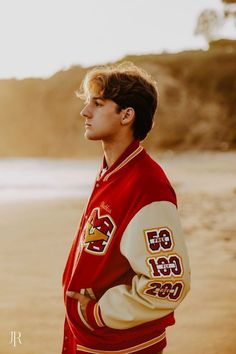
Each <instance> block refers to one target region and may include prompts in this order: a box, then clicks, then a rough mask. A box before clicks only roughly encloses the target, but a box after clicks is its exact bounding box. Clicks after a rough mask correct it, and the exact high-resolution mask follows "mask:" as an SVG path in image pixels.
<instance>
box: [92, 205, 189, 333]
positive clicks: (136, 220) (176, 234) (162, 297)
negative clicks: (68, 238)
mask: <svg viewBox="0 0 236 354" xmlns="http://www.w3.org/2000/svg"><path fill="white" fill-rule="evenodd" d="M120 251H121V253H122V255H124V257H126V259H127V260H128V261H129V263H130V266H131V267H132V269H133V270H134V272H135V273H136V275H135V276H134V277H133V280H132V285H131V286H127V285H118V286H115V287H113V288H111V289H109V290H107V291H106V292H105V294H103V296H102V297H101V299H100V300H99V302H98V305H99V307H100V311H101V315H102V319H103V322H104V323H105V324H106V325H107V326H109V327H111V328H115V329H126V328H131V327H134V326H137V325H139V324H142V323H145V322H149V321H152V320H155V319H159V318H161V317H164V316H166V315H168V314H169V313H171V312H172V311H174V310H175V308H176V307H177V306H178V305H179V304H180V303H181V301H182V300H183V299H184V297H185V296H186V294H187V292H188V291H189V286H190V268H189V261H188V255H187V251H186V246H185V242H184V238H183V234H182V229H181V225H180V221H179V216H178V212H177V209H176V206H175V205H174V204H172V203H170V202H167V201H160V202H153V203H151V204H149V205H147V206H145V207H143V208H142V209H141V210H140V211H139V212H138V213H137V214H136V215H135V216H134V217H133V219H132V220H131V221H130V223H129V225H128V226H127V228H126V230H125V232H124V234H123V236H122V239H121V243H120Z"/></svg>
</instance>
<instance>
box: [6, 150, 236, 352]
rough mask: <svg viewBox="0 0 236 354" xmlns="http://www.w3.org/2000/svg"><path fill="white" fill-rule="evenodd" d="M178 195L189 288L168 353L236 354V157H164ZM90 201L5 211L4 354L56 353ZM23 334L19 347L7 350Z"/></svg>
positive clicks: (16, 206)
mask: <svg viewBox="0 0 236 354" xmlns="http://www.w3.org/2000/svg"><path fill="white" fill-rule="evenodd" d="M158 160H159V162H160V164H161V165H162V166H163V167H164V169H165V170H166V172H167V174H168V175H169V177H170V179H171V181H172V183H173V185H174V186H175V189H176V192H177V194H178V201H179V211H180V215H181V220H182V224H183V228H184V232H185V237H186V242H187V246H188V250H189V255H190V261H191V268H192V287H191V292H190V293H189V294H188V296H187V298H186V299H185V301H184V302H183V303H182V304H181V305H180V307H179V308H178V309H177V310H176V325H175V326H173V327H169V328H168V329H167V335H168V347H167V349H166V350H165V354H235V353H236V340H235V333H236V302H235V298H236V272H235V269H236V217H235V211H236V153H235V152H227V153H184V154H173V153H171V152H169V153H165V154H159V155H158ZM84 204H85V201H81V200H77V199H61V200H50V201H46V200H44V201H26V202H20V201H18V202H14V203H13V202H11V203H10V202H9V203H6V202H4V203H3V202H2V203H1V204H0V231H1V238H0V239H1V247H0V274H1V291H0V314H1V316H0V318H1V321H0V353H1V354H10V353H13V352H14V353H19V354H59V353H60V350H61V342H62V331H63V318H64V308H63V301H62V288H61V274H62V271H63V268H64V264H65V261H66V258H67V254H68V250H69V248H70V245H71V243H72V240H73V237H74V236H75V234H76V230H77V226H78V223H79V219H80V215H81V212H82V209H83V206H84ZM11 331H16V332H18V331H20V332H21V341H22V344H19V343H16V347H13V343H12V344H10V332H11Z"/></svg>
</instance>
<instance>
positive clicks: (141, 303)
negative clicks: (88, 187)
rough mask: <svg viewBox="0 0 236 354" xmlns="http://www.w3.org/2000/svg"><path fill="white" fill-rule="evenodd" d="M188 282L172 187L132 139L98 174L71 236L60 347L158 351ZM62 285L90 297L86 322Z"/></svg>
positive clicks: (100, 353) (72, 351) (72, 350)
mask: <svg viewBox="0 0 236 354" xmlns="http://www.w3.org/2000/svg"><path fill="white" fill-rule="evenodd" d="M103 167H105V160H104V164H103ZM101 171H102V170H101ZM189 282H190V271H189V263H188V256H187V252H186V248H185V243H184V239H183V236H182V230H181V226H180V222H179V217H178V213H177V206H176V196H175V192H174V190H173V188H172V186H171V185H170V183H169V181H168V179H167V177H166V175H165V173H164V172H163V170H162V168H161V167H160V166H159V165H158V164H157V163H156V162H155V161H154V160H152V159H151V157H150V156H149V155H148V154H147V153H146V151H145V150H144V149H143V148H142V147H141V146H140V145H139V142H138V141H134V142H133V143H132V144H131V145H130V146H129V147H128V148H127V150H126V151H125V152H124V153H123V154H122V156H120V158H119V159H118V160H117V161H116V162H115V163H114V164H113V165H112V166H111V167H110V168H109V169H108V170H107V171H106V172H105V173H104V174H102V173H100V175H99V177H98V178H97V180H96V183H95V185H94V189H93V192H92V194H91V197H90V199H89V201H88V204H87V207H86V210H85V212H84V214H83V216H82V219H81V223H80V227H79V230H78V234H77V237H76V238H75V240H74V242H73V245H72V248H71V251H70V254H69V257H68V260H67V264H66V267H65V271H64V275H63V286H64V291H65V295H64V299H65V306H66V319H65V329H64V343H63V351H62V353H69V354H76V353H96V354H103V353H104V354H105V353H113V354H116V353H120V354H121V353H123V354H128V353H145V354H149V353H150V354H153V353H157V352H158V351H160V350H161V349H163V348H164V347H165V345H166V336H165V328H166V327H167V326H169V325H173V324H174V322H175V320H174V315H173V311H174V309H175V308H176V307H177V306H178V305H179V303H180V302H181V301H182V300H183V298H184V297H185V295H186V294H187V292H188V291H189ZM67 290H69V291H75V292H80V293H81V294H84V295H87V296H89V297H90V298H91V301H90V302H89V304H88V306H87V309H86V315H87V318H88V321H86V320H85V318H84V317H83V315H82V312H81V310H80V304H79V303H78V300H75V299H72V298H69V297H67V296H66V291H67Z"/></svg>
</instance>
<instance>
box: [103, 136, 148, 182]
mask: <svg viewBox="0 0 236 354" xmlns="http://www.w3.org/2000/svg"><path fill="white" fill-rule="evenodd" d="M142 150H143V147H142V146H140V142H139V140H134V141H133V142H132V143H131V144H130V145H129V146H128V147H127V149H126V150H125V151H124V152H123V153H122V154H121V155H120V157H118V159H117V160H116V161H115V162H114V163H113V164H112V165H111V166H110V167H109V168H108V170H107V171H106V172H105V173H104V174H103V175H102V177H101V174H102V171H103V170H104V169H105V168H107V162H106V159H105V156H104V158H103V165H102V168H101V171H100V173H99V175H98V178H97V179H98V180H104V181H107V180H108V179H109V178H110V176H111V175H113V174H114V173H116V172H117V171H118V170H120V169H121V168H122V167H124V166H125V165H126V164H127V163H128V162H129V161H131V160H132V159H133V158H134V157H135V156H137V155H138V154H140V152H141V151H142Z"/></svg>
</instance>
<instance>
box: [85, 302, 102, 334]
mask: <svg viewBox="0 0 236 354" xmlns="http://www.w3.org/2000/svg"><path fill="white" fill-rule="evenodd" d="M86 315H87V319H88V323H89V324H90V325H91V326H92V327H93V328H94V329H95V328H100V327H105V323H104V322H103V320H102V315H101V310H100V307H99V305H98V303H97V302H96V301H95V300H91V301H89V303H88V304H87V306H86Z"/></svg>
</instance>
